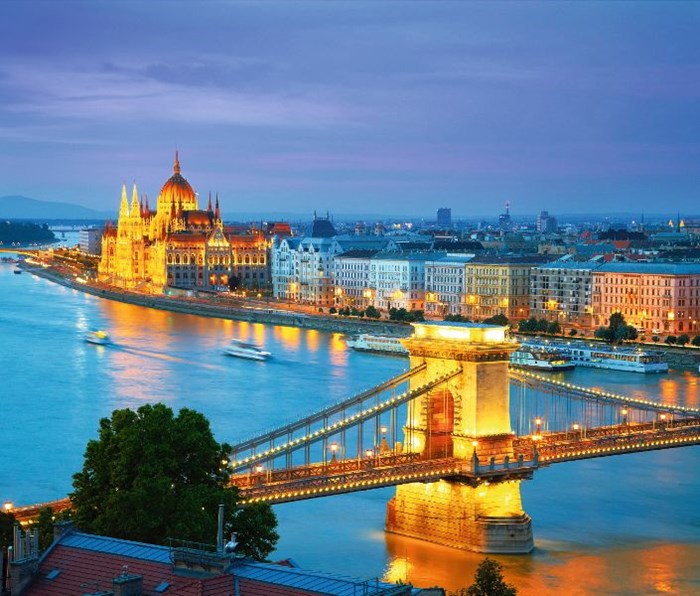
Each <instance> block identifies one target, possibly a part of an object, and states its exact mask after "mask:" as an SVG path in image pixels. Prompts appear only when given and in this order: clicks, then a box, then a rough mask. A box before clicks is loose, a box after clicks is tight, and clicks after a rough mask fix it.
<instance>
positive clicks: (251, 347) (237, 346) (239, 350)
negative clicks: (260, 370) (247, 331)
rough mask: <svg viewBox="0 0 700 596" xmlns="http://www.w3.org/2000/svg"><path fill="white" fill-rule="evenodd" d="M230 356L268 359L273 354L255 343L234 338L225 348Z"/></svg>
mask: <svg viewBox="0 0 700 596" xmlns="http://www.w3.org/2000/svg"><path fill="white" fill-rule="evenodd" d="M224 352H225V353H226V354H228V355H229V356H236V357H237V358H247V359H248V360H267V359H268V358H269V357H270V356H272V354H270V352H266V351H265V350H262V349H261V348H259V347H258V346H256V345H255V344H250V343H247V342H244V341H242V340H240V339H232V340H231V343H230V344H229V346H228V347H227V348H226V349H225V350H224Z"/></svg>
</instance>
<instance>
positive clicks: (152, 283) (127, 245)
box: [98, 152, 270, 293]
mask: <svg viewBox="0 0 700 596" xmlns="http://www.w3.org/2000/svg"><path fill="white" fill-rule="evenodd" d="M173 170H174V171H173V175H172V176H171V177H170V178H169V179H168V180H167V181H166V182H165V184H164V185H163V188H161V190H160V194H159V195H158V201H157V203H156V207H155V210H151V208H150V206H149V204H148V199H147V198H146V200H145V201H144V200H143V199H141V198H139V195H138V191H137V189H136V185H135V184H134V189H133V194H132V197H131V203H129V200H128V197H127V191H126V186H123V187H122V198H121V205H120V208H119V219H118V221H117V225H116V227H115V226H113V225H110V224H108V225H107V226H106V228H105V231H104V235H103V238H102V257H101V260H100V265H99V269H98V280H99V281H102V282H104V283H107V284H110V285H114V286H118V287H123V288H127V289H132V290H138V291H142V292H150V293H162V292H163V291H164V290H165V289H166V288H168V287H170V288H183V289H202V290H217V289H223V288H227V287H229V286H230V285H231V286H236V287H243V288H249V289H262V288H264V287H266V286H267V285H268V283H269V279H270V277H269V265H268V249H269V246H270V242H269V239H268V237H267V235H266V234H265V232H264V231H263V230H262V226H261V227H260V228H255V227H251V228H232V227H227V226H224V224H223V222H222V220H221V212H220V208H219V197H218V195H217V196H216V202H215V206H214V207H213V208H212V199H211V194H210V195H209V202H208V205H207V208H206V209H200V208H199V205H198V202H197V193H195V191H194V190H193V189H192V186H190V183H189V182H187V180H186V179H185V178H184V177H183V176H182V175H181V174H180V161H179V158H178V154H177V152H176V153H175V165H174V167H173Z"/></svg>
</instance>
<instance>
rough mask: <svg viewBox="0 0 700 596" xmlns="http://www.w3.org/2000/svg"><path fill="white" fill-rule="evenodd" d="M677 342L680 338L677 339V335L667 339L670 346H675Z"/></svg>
mask: <svg viewBox="0 0 700 596" xmlns="http://www.w3.org/2000/svg"><path fill="white" fill-rule="evenodd" d="M677 341H678V338H677V337H676V336H675V335H669V336H668V337H667V338H666V343H667V344H668V345H673V344H675V343H676V342H677Z"/></svg>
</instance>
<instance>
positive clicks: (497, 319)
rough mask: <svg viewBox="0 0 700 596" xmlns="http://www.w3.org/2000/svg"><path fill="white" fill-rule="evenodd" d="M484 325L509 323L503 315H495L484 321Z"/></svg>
mask: <svg viewBox="0 0 700 596" xmlns="http://www.w3.org/2000/svg"><path fill="white" fill-rule="evenodd" d="M484 323H486V324H488V325H509V324H510V321H509V320H508V317H507V316H506V315H504V314H502V313H501V314H497V315H493V316H492V317H489V318H488V319H484Z"/></svg>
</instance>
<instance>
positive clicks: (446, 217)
mask: <svg viewBox="0 0 700 596" xmlns="http://www.w3.org/2000/svg"><path fill="white" fill-rule="evenodd" d="M437 225H438V227H440V228H449V227H452V209H450V208H449V207H440V209H438V210H437Z"/></svg>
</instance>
